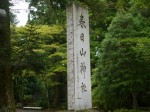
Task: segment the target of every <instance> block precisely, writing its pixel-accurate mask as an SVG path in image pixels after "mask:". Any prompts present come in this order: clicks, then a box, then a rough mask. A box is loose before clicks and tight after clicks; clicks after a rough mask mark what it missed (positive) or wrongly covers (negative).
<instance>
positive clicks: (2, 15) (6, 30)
mask: <svg viewBox="0 0 150 112" xmlns="http://www.w3.org/2000/svg"><path fill="white" fill-rule="evenodd" d="M0 20H1V21H0V98H1V100H0V111H2V112H6V111H8V112H15V105H14V98H13V86H12V85H13V82H12V74H11V60H10V59H11V57H10V56H11V48H10V46H11V45H10V23H9V22H10V21H9V1H8V0H1V1H0Z"/></svg>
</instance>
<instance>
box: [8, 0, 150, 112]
mask: <svg viewBox="0 0 150 112" xmlns="http://www.w3.org/2000/svg"><path fill="white" fill-rule="evenodd" d="M75 1H76V2H82V3H84V4H86V5H87V6H88V7H89V18H90V44H91V45H90V48H91V50H90V51H91V68H92V71H91V72H92V94H93V107H96V108H97V109H100V110H116V109H121V108H126V109H149V107H150V103H149V101H150V1H149V0H75ZM70 2H72V1H71V0H70V1H69V0H61V1H56V0H31V1H30V5H29V9H31V10H30V13H29V16H28V23H27V25H26V26H22V27H16V21H17V20H16V19H15V16H14V15H13V14H11V15H10V18H11V25H10V26H11V48H12V50H11V69H12V70H11V71H12V75H13V82H14V97H15V102H16V104H17V106H18V107H22V106H41V107H44V108H60V109H66V107H67V93H66V92H67V80H66V79H67V78H66V77H67V68H66V67H67V66H66V62H67V58H66V56H67V54H66V49H67V48H66V38H67V37H66V6H67V4H68V3H70ZM33 7H34V8H33ZM32 9H33V10H32ZM34 9H36V10H34ZM123 110H125V109H123ZM116 112H118V111H117V110H116Z"/></svg>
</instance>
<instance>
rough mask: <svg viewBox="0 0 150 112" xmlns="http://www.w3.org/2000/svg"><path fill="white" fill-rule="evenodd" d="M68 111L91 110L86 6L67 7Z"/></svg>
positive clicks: (74, 4)
mask: <svg viewBox="0 0 150 112" xmlns="http://www.w3.org/2000/svg"><path fill="white" fill-rule="evenodd" d="M67 80H68V83H67V84H68V110H83V109H91V108H92V98H91V68H90V45H89V16H88V8H87V7H86V6H83V5H80V4H76V3H72V4H70V5H68V7H67Z"/></svg>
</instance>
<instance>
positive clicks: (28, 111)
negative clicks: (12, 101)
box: [17, 109, 99, 112]
mask: <svg viewBox="0 0 150 112" xmlns="http://www.w3.org/2000/svg"><path fill="white" fill-rule="evenodd" d="M17 112H67V111H66V110H49V111H48V110H23V109H17ZM82 112H99V111H97V110H92V111H91V110H90V111H88V110H85V111H82Z"/></svg>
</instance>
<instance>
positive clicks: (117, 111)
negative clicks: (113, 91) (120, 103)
mask: <svg viewBox="0 0 150 112" xmlns="http://www.w3.org/2000/svg"><path fill="white" fill-rule="evenodd" d="M114 112H149V111H148V110H128V109H117V110H115V111H114Z"/></svg>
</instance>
